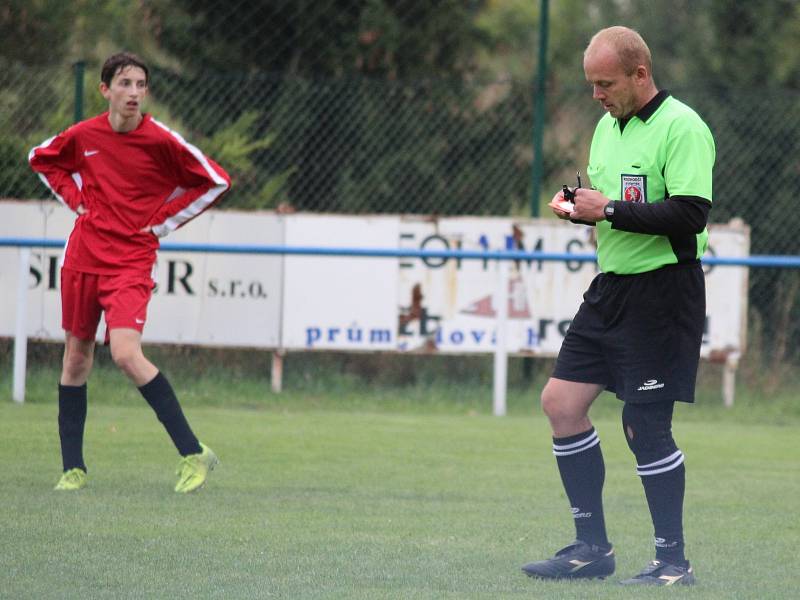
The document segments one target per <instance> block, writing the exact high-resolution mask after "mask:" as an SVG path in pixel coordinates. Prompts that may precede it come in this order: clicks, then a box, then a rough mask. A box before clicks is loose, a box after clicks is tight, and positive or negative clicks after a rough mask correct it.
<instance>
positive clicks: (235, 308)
mask: <svg viewBox="0 0 800 600" xmlns="http://www.w3.org/2000/svg"><path fill="white" fill-rule="evenodd" d="M0 207H2V210H3V219H2V220H1V221H0V237H23V238H25V237H27V238H45V237H47V238H50V239H66V237H67V235H68V234H69V232H70V230H71V228H72V226H73V224H74V215H73V214H72V213H71V212H70V211H68V210H67V209H65V208H63V207H61V206H60V204H57V203H53V202H37V201H28V202H0ZM709 230H710V243H711V248H710V249H709V254H710V255H716V256H727V257H736V256H746V255H747V254H748V252H749V237H748V236H749V233H748V230H747V228H746V227H744V226H732V225H731V226H724V225H722V226H721V225H712V226H710V227H709ZM591 234H592V229H591V228H588V227H581V226H575V225H572V224H565V223H562V222H560V221H557V220H555V219H541V220H514V219H511V218H493V217H481V218H478V217H452V218H440V219H429V218H423V217H420V218H414V217H398V216H383V215H381V216H347V215H317V214H314V215H311V214H297V213H295V214H293V215H276V214H272V213H257V212H236V211H221V212H220V211H214V210H212V211H209V212H208V213H206V214H204V215H202V216H201V217H199V218H198V219H197V220H196V221H194V222H193V223H191V224H190V226H188V227H185V228H181V229H179V230H177V231H175V232H174V233H173V234H171V235H170V236H168V237H167V238H165V239H164V240H163V241H164V242H166V243H169V242H178V243H180V242H188V243H210V244H234V243H235V244H250V245H259V244H269V245H286V246H289V247H300V246H319V245H320V244H321V243H322V244H323V245H327V246H329V247H331V248H364V249H369V248H389V247H393V246H395V245H398V244H399V247H400V248H405V249H423V250H436V249H438V250H448V249H449V250H458V249H461V250H470V251H472V250H477V251H481V250H501V249H505V248H509V247H510V248H514V249H517V250H529V251H539V252H558V253H577V254H586V253H590V252H591V251H592V248H593V242H592V237H591ZM321 240H322V241H323V242H321ZM18 255H19V253H18V251H17V249H16V248H13V247H9V248H0V281H2V282H3V285H4V286H8V287H9V289H15V287H16V285H17V278H18V276H19V275H18V271H19V269H18ZM60 255H61V250H60V249H58V248H52V249H50V248H48V249H45V250H42V249H37V248H34V249H32V252H31V259H30V271H29V272H30V275H29V278H28V281H27V287H28V290H29V291H28V310H27V318H28V326H27V330H28V334H29V335H30V336H31V337H36V338H39V339H47V340H55V341H59V342H61V341H63V331H62V330H61V315H60V293H59V283H60V281H59V274H60V268H59V260H60ZM498 264H499V261H497V260H495V259H462V258H430V257H427V258H407V257H404V258H398V259H390V258H369V257H337V256H291V255H286V256H281V255H275V256H273V255H270V256H265V255H239V254H236V255H234V254H224V253H208V254H205V253H188V252H160V253H159V269H158V275H157V284H158V285H157V289H156V293H155V294H154V296H153V300H152V304H151V307H150V310H148V319H147V324H146V326H145V331H144V339H145V341H146V342H159V343H185V344H198V345H212V346H239V347H255V348H281V349H286V350H308V349H313V350H323V349H326V350H327V349H332V350H336V349H341V350H348V349H357V350H360V351H371V350H372V351H401V352H406V351H409V352H410V351H426V352H427V351H435V352H443V353H447V352H450V353H458V354H467V353H488V352H493V351H494V350H495V345H496V338H497V334H496V331H497V325H496V315H497V313H498V310H497V308H498V306H497V294H498V290H497V287H498ZM705 272H706V288H707V306H708V315H707V318H706V326H705V331H704V337H703V347H702V351H701V352H702V355H703V356H708V355H709V354H710V353H711V352H713V351H722V352H728V351H731V350H739V351H741V350H743V348H742V345H743V340H744V333H745V331H744V329H745V326H746V320H745V315H746V314H747V269H746V268H743V267H716V268H710V267H706V269H705ZM596 273H597V267H596V265H595V264H594V263H583V262H579V261H566V262H561V261H537V260H518V261H512V263H511V265H510V276H509V282H508V286H509V287H508V290H507V291H508V294H507V295H508V304H507V306H506V308H507V310H506V311H505V312H506V314H507V315H508V317H507V322H506V331H505V334H506V335H505V338H506V340H507V350H508V351H509V352H511V353H522V354H534V355H537V356H554V355H555V354H556V353H557V352H558V350H559V347H560V345H561V342H562V340H563V337H564V334H565V333H566V331H567V329H568V327H569V324H570V322H571V319H572V317H573V316H574V314H575V311H576V310H577V308H578V306H579V304H580V302H581V298H582V295H583V293H584V291H585V290H586V288H587V287H588V286H589V283H590V282H591V280H592V278H593V277H594V276H595V274H596ZM15 302H16V300H15V295H14V294H13V293H9V294H0V335H2V336H11V335H13V333H14V330H15V324H14V316H15V314H16V310H15V306H14V304H15ZM101 329H102V328H101Z"/></svg>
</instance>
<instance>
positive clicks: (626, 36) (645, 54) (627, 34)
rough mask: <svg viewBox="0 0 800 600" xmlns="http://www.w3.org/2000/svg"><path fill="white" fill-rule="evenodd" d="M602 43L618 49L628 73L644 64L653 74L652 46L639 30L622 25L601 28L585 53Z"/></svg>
mask: <svg viewBox="0 0 800 600" xmlns="http://www.w3.org/2000/svg"><path fill="white" fill-rule="evenodd" d="M600 43H604V44H608V46H610V47H611V48H613V49H614V50H615V51H616V53H617V56H618V57H619V62H620V64H621V65H622V68H623V69H624V71H625V74H626V75H633V72H634V71H636V68H637V67H638V66H639V65H644V66H645V67H646V68H647V72H648V73H650V74H651V75H652V73H653V59H652V57H651V56H650V48H648V47H647V43H646V42H645V41H644V39H643V38H642V36H641V35H639V33H638V32H637V31H634V30H633V29H630V28H629V27H623V26H622V25H615V26H613V27H607V28H606V29H601V30H600V31H598V32H597V33H595V34H594V36H592V39H591V41H589V45H588V46H586V50H585V51H584V53H583V55H584V56H586V54H587V53H588V52H589V50H590V49H591V48H592V47H593V46H595V45H596V44H600Z"/></svg>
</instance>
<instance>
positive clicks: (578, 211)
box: [570, 188, 610, 223]
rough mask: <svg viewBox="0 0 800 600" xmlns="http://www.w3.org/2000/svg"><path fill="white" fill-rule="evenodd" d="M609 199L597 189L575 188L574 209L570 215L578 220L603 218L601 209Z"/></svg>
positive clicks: (601, 219)
mask: <svg viewBox="0 0 800 600" xmlns="http://www.w3.org/2000/svg"><path fill="white" fill-rule="evenodd" d="M609 202H610V200H609V199H608V198H606V197H605V196H604V195H603V194H602V193H600V192H598V191H597V190H592V189H587V188H578V189H577V190H575V210H574V211H572V214H571V215H570V217H571V218H572V219H576V220H579V221H590V222H592V223H596V222H597V221H603V220H605V218H606V216H605V214H604V213H603V209H604V208H605V206H606V204H608V203H609Z"/></svg>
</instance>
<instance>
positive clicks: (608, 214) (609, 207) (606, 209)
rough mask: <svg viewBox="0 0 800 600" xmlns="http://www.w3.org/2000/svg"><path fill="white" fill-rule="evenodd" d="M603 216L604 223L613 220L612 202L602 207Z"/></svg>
mask: <svg viewBox="0 0 800 600" xmlns="http://www.w3.org/2000/svg"><path fill="white" fill-rule="evenodd" d="M603 214H604V215H605V217H606V221H611V220H612V219H613V218H614V201H613V200H612V201H611V202H609V203H608V204H606V205H605V206H604V207H603Z"/></svg>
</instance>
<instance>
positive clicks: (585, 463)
mask: <svg viewBox="0 0 800 600" xmlns="http://www.w3.org/2000/svg"><path fill="white" fill-rule="evenodd" d="M553 454H555V455H556V462H557V463H558V471H559V473H560V474H561V482H562V483H563V484H564V490H565V491H566V492H567V497H568V498H569V502H570V506H571V508H572V516H573V518H574V519H575V537H576V538H577V539H579V540H581V541H583V542H586V543H587V544H590V545H596V546H599V547H601V548H603V549H609V548H610V547H611V544H610V543H609V542H608V537H607V535H606V523H605V518H604V517H603V483H605V479H606V467H605V463H604V462H603V453H602V451H601V450H600V438H599V437H598V436H597V432H596V431H595V430H594V427H592V428H591V429H590V430H589V431H584V432H583V433H579V434H577V435H572V436H569V437H563V438H553Z"/></svg>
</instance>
